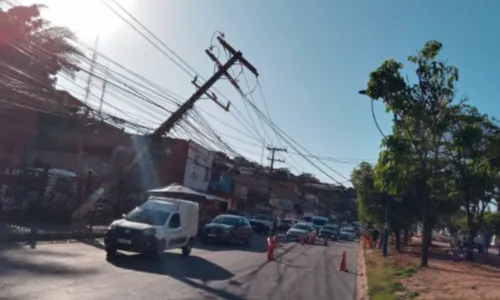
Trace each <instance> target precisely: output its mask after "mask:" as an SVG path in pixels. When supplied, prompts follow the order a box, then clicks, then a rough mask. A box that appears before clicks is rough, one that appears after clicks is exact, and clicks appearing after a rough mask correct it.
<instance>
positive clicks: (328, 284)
mask: <svg viewBox="0 0 500 300" xmlns="http://www.w3.org/2000/svg"><path fill="white" fill-rule="evenodd" d="M99 246H100V245H99V244H97V245H89V244H85V243H76V242H75V243H57V244H51V243H46V244H39V245H37V247H36V248H35V249H31V248H29V247H26V246H20V245H15V244H4V245H0V299H2V300H3V299H10V300H31V299H38V300H54V299H58V300H64V299H72V300H80V299H81V300H87V299H88V300H111V299H113V300H114V299H121V300H128V299H134V300H141V299H144V300H146V299H147V300H155V299H161V300H168V299H176V300H188V299H193V300H194V299H228V300H242V299H255V300H267V299H270V300H271V299H272V300H281V299H286V300H298V299H300V300H307V299H315V300H327V299H328V300H332V299H338V300H349V299H354V298H355V297H354V296H355V286H356V275H355V274H354V273H343V272H338V271H337V270H336V269H337V266H338V263H339V261H340V254H341V253H342V251H346V254H347V266H348V268H349V270H352V271H355V266H356V244H353V243H330V245H329V246H328V247H325V246H321V245H315V246H311V245H306V246H301V245H300V244H296V243H291V244H286V245H285V249H286V251H287V252H286V253H285V254H284V256H283V259H282V260H281V262H266V256H265V253H264V252H263V251H264V248H265V240H264V238H263V237H255V240H254V241H253V242H252V245H251V247H249V248H244V247H243V246H242V247H233V248H228V247H216V246H212V247H205V248H196V249H194V250H193V253H192V256H191V257H188V258H185V257H182V256H180V254H179V252H178V251H171V252H166V253H165V254H164V256H163V257H162V261H161V262H154V261H150V260H148V259H146V258H145V257H142V256H140V255H134V254H127V255H123V256H120V257H118V258H116V259H115V260H113V261H112V262H109V261H106V260H105V253H104V252H103V250H102V249H100V248H99Z"/></svg>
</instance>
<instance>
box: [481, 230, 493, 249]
mask: <svg viewBox="0 0 500 300" xmlns="http://www.w3.org/2000/svg"><path fill="white" fill-rule="evenodd" d="M491 238H492V235H491V232H490V231H489V230H488V231H486V232H485V233H484V237H483V242H484V253H485V254H486V255H488V250H489V249H490V245H491Z"/></svg>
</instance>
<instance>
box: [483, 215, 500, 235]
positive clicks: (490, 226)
mask: <svg viewBox="0 0 500 300" xmlns="http://www.w3.org/2000/svg"><path fill="white" fill-rule="evenodd" d="M484 228H485V229H486V230H491V231H492V232H493V234H496V235H500V212H487V213H485V214H484Z"/></svg>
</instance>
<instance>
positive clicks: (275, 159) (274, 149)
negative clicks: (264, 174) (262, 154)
mask: <svg viewBox="0 0 500 300" xmlns="http://www.w3.org/2000/svg"><path fill="white" fill-rule="evenodd" d="M267 150H268V151H270V152H271V157H268V158H267V159H268V160H269V161H271V165H270V166H269V175H270V178H272V176H271V175H272V173H273V171H274V163H275V162H280V163H284V162H285V161H284V160H283V159H278V158H276V152H287V150H286V149H284V148H276V147H270V146H269V147H267Z"/></svg>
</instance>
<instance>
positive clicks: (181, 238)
mask: <svg viewBox="0 0 500 300" xmlns="http://www.w3.org/2000/svg"><path fill="white" fill-rule="evenodd" d="M166 230H167V235H166V238H167V245H168V246H167V247H168V249H172V248H178V247H181V246H184V243H185V242H186V239H187V238H186V231H185V230H184V229H183V228H182V224H181V218H180V216H179V213H174V214H173V215H172V217H170V221H169V222H168V225H167V229H166Z"/></svg>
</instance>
